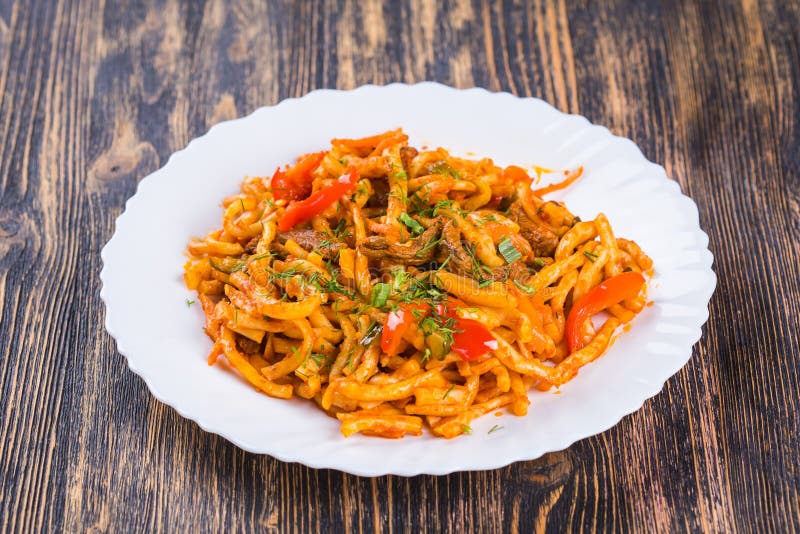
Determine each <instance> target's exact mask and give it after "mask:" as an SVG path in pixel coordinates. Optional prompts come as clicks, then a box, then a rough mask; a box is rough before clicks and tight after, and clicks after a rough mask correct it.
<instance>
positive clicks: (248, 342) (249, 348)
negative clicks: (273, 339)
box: [236, 335, 261, 354]
mask: <svg viewBox="0 0 800 534" xmlns="http://www.w3.org/2000/svg"><path fill="white" fill-rule="evenodd" d="M236 345H238V347H239V350H240V351H242V352H244V353H245V354H256V353H258V352H261V344H260V343H256V342H255V341H253V340H252V339H248V338H246V337H244V336H241V335H237V336H236Z"/></svg>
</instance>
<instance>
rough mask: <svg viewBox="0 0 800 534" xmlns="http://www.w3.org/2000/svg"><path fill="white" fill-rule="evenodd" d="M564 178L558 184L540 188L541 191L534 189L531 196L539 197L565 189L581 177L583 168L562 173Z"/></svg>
mask: <svg viewBox="0 0 800 534" xmlns="http://www.w3.org/2000/svg"><path fill="white" fill-rule="evenodd" d="M564 174H565V175H566V178H564V179H563V180H561V181H560V182H556V183H554V184H550V185H547V186H545V187H542V188H541V189H534V190H533V194H534V195H536V196H537V197H541V196H544V195H546V194H547V193H552V192H553V191H558V190H559V189H565V188H566V187H568V186H569V185H571V184H572V182H574V181H575V180H577V179H578V178H580V177H581V175H582V174H583V167H578V168H577V170H574V171H572V172H571V173H570V172H569V171H564Z"/></svg>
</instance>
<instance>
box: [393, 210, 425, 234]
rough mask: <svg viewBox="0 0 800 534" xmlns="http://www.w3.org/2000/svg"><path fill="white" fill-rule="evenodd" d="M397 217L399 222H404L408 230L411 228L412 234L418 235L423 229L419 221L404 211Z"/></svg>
mask: <svg viewBox="0 0 800 534" xmlns="http://www.w3.org/2000/svg"><path fill="white" fill-rule="evenodd" d="M398 219H399V220H400V222H401V223H403V224H405V225H406V226H407V227H408V229H409V230H411V233H412V234H413V235H420V234H421V233H422V232H424V231H425V228H423V227H422V225H421V224H420V223H418V222H417V221H415V220H414V219H412V218H411V216H410V215H409V214H408V213H406V212H403V213H401V214H400V217H398Z"/></svg>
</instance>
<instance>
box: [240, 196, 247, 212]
mask: <svg viewBox="0 0 800 534" xmlns="http://www.w3.org/2000/svg"><path fill="white" fill-rule="evenodd" d="M239 203H241V205H242V211H243V212H244V211H247V210H246V209H244V199H243V198H240V199H239Z"/></svg>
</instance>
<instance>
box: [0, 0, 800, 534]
mask: <svg viewBox="0 0 800 534" xmlns="http://www.w3.org/2000/svg"><path fill="white" fill-rule="evenodd" d="M798 58H800V4H798V3H797V2H796V1H792V0H782V1H779V0H763V1H758V0H736V1H734V0H731V1H728V2H705V1H702V0H697V1H688V0H687V1H677V2H656V1H638V0H628V1H624V0H609V1H604V2H566V1H565V0H561V1H554V2H547V1H545V0H538V1H531V2H525V3H523V2H515V1H502V2H489V1H486V2H480V1H474V2H473V1H470V0H449V1H447V2H441V3H439V2H433V1H430V0H428V1H417V2H409V3H399V2H390V1H385V2H377V1H364V2H353V1H345V0H339V1H329V2H319V3H317V2H313V3H312V2H291V1H288V0H287V1H270V2H258V1H255V0H252V1H249V0H230V1H225V0H202V1H190V0H186V1H177V0H148V1H145V0H130V1H123V0H106V1H103V0H85V1H81V0H53V1H9V0H2V1H0V91H1V92H0V95H2V96H1V100H0V303H2V308H0V525H2V529H3V530H4V531H18V532H31V531H41V530H44V531H67V532H85V531H93V532H94V531H97V532H120V531H122V532H125V531H154V532H165V531H167V532H172V531H209V532H219V531H240V530H241V531H245V532H251V531H263V530H269V531H307V530H324V531H347V532H354V531H359V532H361V531H373V530H374V531H388V532H417V531H432V532H462V531H466V532H471V531H512V532H516V531H521V532H531V531H536V532H539V531H562V530H568V529H569V530H580V531H595V530H611V531H620V530H622V531H631V530H632V531H685V530H691V531H696V530H705V531H710V532H722V531H725V532H738V531H741V532H764V531H791V530H798V529H800V467H798V460H797V459H798V457H800V416H799V415H798V413H799V412H798V407H799V406H800V401H799V400H798V390H800V364H798V355H799V354H800V287H799V286H800V248H799V245H798V243H800V241H799V240H798V239H797V236H798V235H800V142H799V141H798V139H800V59H798ZM421 80H436V81H440V82H443V83H447V84H450V85H454V86H456V87H469V86H473V85H477V86H483V87H487V88H489V89H492V90H505V91H510V92H513V93H516V94H518V95H524V96H529V95H531V96H537V97H540V98H543V99H545V100H546V101H548V102H550V103H552V104H553V105H555V106H556V107H558V108H559V109H562V110H564V111H568V112H573V113H581V114H584V115H586V116H587V117H588V118H589V119H590V120H592V121H593V122H596V123H599V124H603V125H606V126H608V127H609V128H610V129H611V130H612V131H613V132H614V133H615V134H618V135H622V136H627V137H630V138H632V139H633V140H634V141H635V142H636V143H637V144H638V145H639V146H640V147H641V148H642V150H643V152H644V153H645V155H646V156H647V157H648V158H649V159H651V160H653V161H656V162H660V163H663V164H664V165H665V166H666V168H667V171H668V174H669V175H670V176H671V177H673V178H674V179H676V180H677V181H678V182H679V183H680V185H681V187H682V188H683V190H684V191H685V192H687V193H688V194H689V195H691V196H692V198H693V199H694V200H695V201H696V202H697V204H698V206H699V208H700V219H701V225H702V226H703V228H704V229H706V230H707V231H708V233H709V235H710V238H711V248H712V251H713V252H714V256H715V270H716V272H717V274H718V276H719V285H718V289H717V291H716V293H715V295H714V298H713V300H712V302H711V306H710V312H711V318H710V320H709V322H708V324H707V326H706V328H705V334H704V337H703V339H702V341H701V342H700V343H699V344H698V345H697V346H696V347H695V349H694V356H693V358H692V360H691V362H690V363H689V364H688V365H687V366H686V367H685V368H684V369H683V370H682V371H681V372H680V373H678V374H677V375H676V376H675V377H673V378H672V379H670V380H669V381H667V383H666V385H665V387H664V390H663V391H662V393H661V394H660V395H658V396H657V397H655V398H654V399H652V400H650V401H648V402H646V403H645V405H644V407H643V408H642V409H641V410H639V411H638V412H636V413H635V414H633V415H631V416H629V417H626V418H625V419H623V421H622V422H621V423H620V424H618V425H617V426H615V427H614V428H613V429H611V430H609V431H607V432H605V433H603V434H601V435H599V436H595V437H592V438H589V439H585V440H583V441H581V442H579V443H576V444H574V445H573V446H571V447H570V448H568V449H566V450H564V451H561V452H557V453H552V454H548V455H546V456H544V457H543V458H541V459H539V460H536V461H532V462H521V463H517V464H514V465H512V466H510V467H507V468H503V469H499V470H496V471H490V472H485V473H458V474H453V475H450V476H445V477H430V476H419V477H415V478H411V479H405V478H398V477H382V478H377V479H367V478H358V477H354V476H350V475H344V474H342V473H338V472H334V471H325V470H322V471H318V470H313V469H309V468H306V467H302V466H299V465H294V464H285V463H281V462H278V461H276V460H273V459H271V458H268V457H263V456H257V455H253V454H249V453H245V452H243V451H241V450H239V449H237V448H236V447H234V446H232V445H231V444H229V443H228V442H226V441H225V440H223V439H221V438H218V437H216V436H214V435H210V434H207V433H205V432H203V431H202V430H200V429H199V428H198V427H197V426H196V425H195V424H194V423H192V422H190V421H187V420H184V419H183V418H181V417H180V416H179V415H177V414H176V413H175V412H174V411H173V410H172V409H171V408H168V407H166V406H164V405H163V404H161V403H159V402H158V401H156V400H154V399H153V397H152V396H151V395H150V394H149V392H148V390H147V388H146V387H145V385H144V383H143V382H142V381H141V380H140V379H139V378H138V377H136V376H135V375H133V373H131V372H130V371H128V369H127V367H126V366H125V362H124V359H123V357H122V356H120V355H119V354H118V353H117V352H116V349H115V345H114V341H113V340H112V339H111V338H110V337H109V336H108V334H106V332H105V331H104V329H103V327H102V324H103V320H104V310H103V307H102V305H101V302H100V299H99V280H98V274H99V271H100V268H101V263H100V257H99V252H100V249H101V248H102V246H103V245H104V243H105V242H106V241H107V240H108V239H109V238H110V237H111V235H112V233H113V221H114V219H115V218H116V217H117V216H118V215H119V214H120V212H121V211H122V209H123V205H124V202H125V200H126V199H127V198H129V197H130V196H131V195H133V193H134V191H135V188H136V184H137V181H138V180H140V179H141V178H143V177H144V176H146V175H147V174H148V173H150V172H151V171H153V170H155V169H157V168H158V167H159V166H160V165H162V164H163V163H164V162H165V161H166V159H167V158H168V156H169V155H170V154H171V153H172V152H173V151H175V150H177V149H180V148H182V147H184V146H185V145H186V144H187V143H188V141H189V140H190V139H191V138H193V137H195V136H198V135H200V134H202V133H204V132H205V131H206V130H207V129H208V127H209V126H210V125H212V124H213V123H215V122H218V121H220V120H225V119H230V118H234V117H238V116H242V115H245V114H247V113H250V112H251V111H253V110H254V109H256V108H257V107H259V106H262V105H269V104H274V103H276V102H278V101H279V100H281V99H283V98H286V97H292V96H299V95H302V94H304V93H306V92H308V91H310V90H312V89H315V88H320V87H335V88H341V89H347V88H352V87H355V86H358V85H360V84H364V83H377V84H381V83H388V82H391V81H404V82H414V81H421ZM542 431H546V429H543V430H542Z"/></svg>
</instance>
